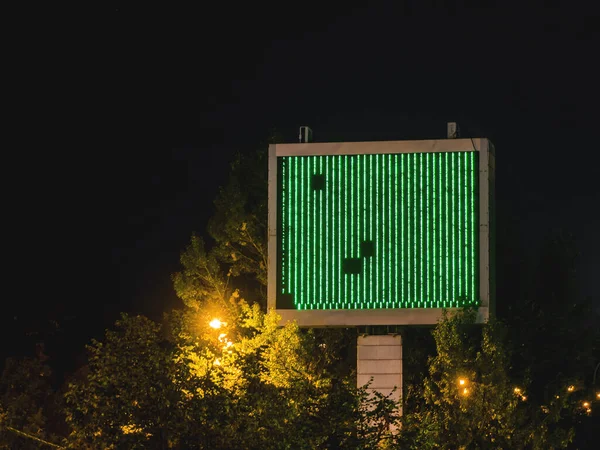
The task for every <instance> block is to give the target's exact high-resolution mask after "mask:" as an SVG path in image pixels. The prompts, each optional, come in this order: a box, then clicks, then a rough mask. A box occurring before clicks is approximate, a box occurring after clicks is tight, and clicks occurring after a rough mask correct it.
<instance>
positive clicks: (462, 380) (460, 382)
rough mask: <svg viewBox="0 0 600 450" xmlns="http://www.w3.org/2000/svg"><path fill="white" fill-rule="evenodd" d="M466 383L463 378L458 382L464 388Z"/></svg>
mask: <svg viewBox="0 0 600 450" xmlns="http://www.w3.org/2000/svg"><path fill="white" fill-rule="evenodd" d="M465 383H466V381H465V380H464V379H462V378H461V379H460V380H458V384H460V385H461V386H464V385H465Z"/></svg>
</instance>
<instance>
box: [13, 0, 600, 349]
mask: <svg viewBox="0 0 600 450" xmlns="http://www.w3.org/2000/svg"><path fill="white" fill-rule="evenodd" d="M375 3H376V4H377V5H378V6H377V7H375V6H371V7H368V8H358V7H351V6H350V3H349V2H344V3H340V5H343V6H339V5H338V6H336V7H333V6H324V2H321V4H316V3H315V4H311V3H307V2H303V3H298V4H295V5H291V4H287V3H285V2H279V3H277V4H273V5H269V6H268V7H267V6H260V5H259V4H254V3H248V2H246V4H242V5H238V4H234V3H231V4H223V5H222V6H218V7H217V6H212V7H210V8H207V7H205V6H202V7H201V8H200V7H198V8H197V9H186V10H175V9H172V8H171V7H166V6H165V7H163V8H159V9H132V7H130V6H127V5H119V4H118V2H116V4H115V6H113V7H112V8H106V9H105V10H98V11H95V12H90V13H89V14H88V15H86V17H85V20H84V19H81V20H79V21H75V23H71V22H69V21H67V22H69V23H67V24H65V26H64V27H62V26H58V25H57V26H56V27H54V26H48V25H47V28H48V32H44V33H42V32H39V33H37V34H36V37H35V38H31V37H23V39H24V40H26V47H27V48H28V49H29V50H31V51H29V52H25V53H23V54H21V53H18V52H17V56H18V58H16V61H17V63H15V65H14V67H13V69H14V72H15V79H18V80H19V84H18V85H19V88H18V89H16V90H15V92H16V93H17V94H18V95H20V96H21V97H20V100H19V101H18V106H17V107H16V109H15V115H14V116H15V117H16V118H17V122H20V127H19V130H20V129H21V128H22V129H23V131H22V132H20V133H21V138H20V140H19V141H18V142H20V144H19V145H17V146H16V147H15V149H14V150H13V151H12V153H13V154H14V155H13V156H10V157H9V158H10V161H11V162H12V164H7V166H5V172H7V176H6V177H5V178H6V179H8V180H10V186H11V189H8V190H6V191H5V192H9V193H10V194H9V196H8V198H7V200H6V201H5V208H6V211H7V212H8V214H7V216H6V217H10V220H8V221H7V222H8V229H7V230H8V232H7V233H6V234H5V236H4V237H5V239H6V241H7V247H10V248H11V249H15V251H14V256H12V257H11V259H10V261H9V265H10V266H11V270H10V271H9V272H6V273H8V274H10V276H7V277H6V278H5V290H4V297H5V299H6V301H5V304H6V305H8V309H7V313H6V314H5V315H4V320H3V323H4V324H5V326H4V327H3V329H4V332H5V335H6V336H14V335H15V334H14V333H15V331H16V332H17V333H22V332H23V331H24V330H35V329H36V327H37V329H41V328H43V327H47V326H48V325H47V322H48V320H49V319H52V320H55V321H56V322H57V323H58V329H59V330H60V333H62V334H61V336H63V338H62V339H63V341H62V342H63V344H62V345H65V346H66V347H68V345H71V346H72V347H73V348H76V347H77V348H81V347H82V346H83V343H85V342H86V341H87V340H89V338H90V337H91V336H98V335H99V333H101V332H102V330H103V329H104V328H107V327H109V326H111V325H112V323H113V322H114V319H115V318H116V317H117V314H118V312H119V311H126V312H132V313H134V312H139V313H143V314H148V315H150V316H151V317H153V318H159V317H160V315H161V313H162V312H163V311H166V310H169V309H172V308H174V307H180V306H182V304H181V302H180V301H179V300H178V299H177V298H176V296H175V294H174V292H173V289H172V285H171V281H170V275H171V274H172V273H173V272H175V271H177V270H178V269H179V261H178V258H179V253H180V251H181V250H183V249H184V247H185V246H186V244H187V242H188V241H189V238H190V235H191V234H192V232H194V231H195V232H196V233H198V234H204V228H205V226H206V222H207V220H208V218H209V217H210V216H211V214H212V212H213V200H214V197H215V195H216V193H217V191H218V187H219V185H222V184H224V183H225V181H226V178H227V176H228V171H229V170H228V167H229V166H228V165H229V162H230V161H231V159H232V157H233V155H234V154H235V153H236V152H243V153H249V154H251V152H253V151H254V150H255V149H257V148H258V147H259V146H260V145H261V143H262V142H265V140H266V139H267V137H268V136H269V133H270V130H271V129H273V128H276V129H277V130H279V131H280V132H281V133H283V135H284V136H285V138H286V140H287V141H288V142H296V141H297V134H298V127H299V126H300V125H308V126H310V127H311V128H312V129H313V131H314V137H315V141H318V142H324V141H342V140H346V141H351V140H356V141H361V140H395V139H398V140H401V139H430V138H445V135H446V122H448V121H456V122H458V124H459V127H460V129H461V135H462V136H463V137H487V138H489V139H491V140H492V142H493V143H494V144H495V146H496V162H497V173H496V175H497V184H496V189H497V216H498V230H499V233H498V242H497V245H498V263H499V265H500V267H499V274H498V276H499V279H498V282H499V289H498V292H499V295H500V294H501V293H502V292H503V291H502V289H504V290H505V291H504V292H509V286H510V285H511V283H512V280H513V277H515V276H518V277H521V278H525V279H527V277H529V276H530V275H531V272H530V271H532V270H534V269H533V267H535V261H536V255H537V252H539V247H540V245H541V243H542V242H543V241H544V239H545V238H547V237H548V236H551V235H553V234H556V233H569V234H570V235H572V237H573V241H574V242H575V243H576V245H577V249H578V251H579V254H580V255H579V259H578V265H577V276H578V279H579V280H580V284H579V289H580V292H579V293H578V295H581V296H592V297H593V298H594V299H595V302H596V305H600V299H599V295H598V291H597V289H596V287H595V281H596V279H597V275H598V274H599V273H600V262H599V261H600V260H599V257H598V255H599V254H600V244H599V242H600V239H598V230H600V213H599V212H598V210H599V206H598V205H600V188H599V183H598V181H599V178H600V168H599V165H598V164H599V161H600V157H599V156H598V155H599V153H598V152H599V151H600V149H599V147H598V127H599V124H600V117H599V116H600V115H599V114H598V105H599V104H600V95H599V94H600V88H599V83H598V80H599V79H600V73H599V70H598V67H597V66H598V64H597V59H598V57H597V51H598V48H600V38H599V33H598V31H597V29H596V28H593V25H592V24H593V23H594V22H595V20H597V19H598V17H599V16H600V11H599V10H598V8H597V7H596V9H595V10H593V9H591V8H586V9H577V8H576V7H575V6H569V7H568V8H567V7H565V6H561V4H560V3H559V2H498V4H499V5H502V6H498V7H496V6H489V7H483V6H478V7H477V8H468V7H466V6H460V7H448V6H442V5H444V4H447V2H434V3H435V4H437V5H439V6H436V7H424V6H419V7H417V8H413V7H410V6H403V5H406V4H405V3H404V2H382V3H378V2H373V4H375ZM415 3H417V4H419V5H423V4H426V3H428V2H415ZM460 3H462V2H460ZM472 3H473V4H477V5H483V4H487V3H486V2H483V3H482V2H472ZM524 3H527V4H528V6H527V7H523V6H522V4H524ZM566 4H567V3H566V2H565V5H566ZM543 5H546V6H543ZM63 22H64V19H63V20H62V21H61V23H63ZM34 28H35V27H34ZM44 30H45V28H44ZM67 30H68V31H67ZM23 36H31V35H25V34H24V35H23ZM15 86H16V85H15ZM7 158H8V157H7ZM11 254H12V253H11ZM498 302H502V298H500V297H499V298H498ZM15 318H16V319H15ZM6 336H5V337H6ZM66 347H65V348H66Z"/></svg>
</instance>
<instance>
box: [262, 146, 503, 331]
mask: <svg viewBox="0 0 600 450" xmlns="http://www.w3.org/2000/svg"><path fill="white" fill-rule="evenodd" d="M473 150H475V151H478V152H479V277H480V279H479V295H480V300H481V305H480V306H479V308H478V311H477V322H479V323H483V322H485V321H487V320H488V318H489V316H490V313H491V314H493V312H494V309H495V292H494V290H495V286H494V277H495V265H494V256H493V255H494V253H495V249H494V234H495V230H494V195H495V192H494V183H495V155H494V154H495V152H494V146H493V145H492V143H491V142H490V141H489V140H488V139H486V138H471V139H436V140H419V141H371V142H324V143H299V144H271V145H270V146H269V179H268V181H269V188H268V190H269V198H268V202H269V203H268V206H269V217H268V233H269V235H268V246H269V247H268V256H269V261H268V262H269V266H268V275H267V280H268V284H267V306H268V308H269V309H274V310H275V311H276V312H277V314H279V315H280V316H281V321H282V323H285V322H287V321H293V320H295V321H296V322H297V323H298V325H299V326H301V327H328V326H329V327H336V326H337V327H346V326H364V325H431V324H435V323H437V322H438V320H439V319H440V317H441V314H442V309H441V308H394V309H391V308H390V309H360V310H356V309H352V310H350V309H331V310H295V309H277V305H276V300H277V292H276V286H277V254H278V252H277V245H278V242H277V241H278V240H277V216H278V215H277V186H278V184H277V158H278V157H282V156H320V155H363V154H396V153H429V152H431V153H438V152H460V151H473ZM447 309H448V310H452V309H453V308H447Z"/></svg>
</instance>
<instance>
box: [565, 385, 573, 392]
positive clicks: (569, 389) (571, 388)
mask: <svg viewBox="0 0 600 450" xmlns="http://www.w3.org/2000/svg"><path fill="white" fill-rule="evenodd" d="M574 390H575V386H573V385H571V386H569V387H568V388H567V391H569V392H573V391H574Z"/></svg>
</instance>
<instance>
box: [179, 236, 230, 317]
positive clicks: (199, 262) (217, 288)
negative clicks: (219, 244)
mask: <svg viewBox="0 0 600 450" xmlns="http://www.w3.org/2000/svg"><path fill="white" fill-rule="evenodd" d="M180 262H181V265H182V266H183V271H181V272H177V273H176V274H174V275H173V277H172V278H173V285H174V288H175V292H176V293H177V295H178V296H179V298H181V300H182V301H183V303H184V305H185V306H187V307H188V308H193V309H198V308H199V306H200V304H201V303H202V302H203V301H207V300H213V301H214V300H221V301H224V300H225V299H226V298H227V282H226V281H224V280H223V276H222V274H221V267H220V265H219V263H218V261H217V259H216V257H215V254H214V252H210V253H209V252H207V251H206V248H205V244H204V240H203V239H202V238H201V237H197V236H195V235H192V237H191V239H190V243H189V245H188V246H187V248H186V249H185V251H184V252H182V253H181V257H180Z"/></svg>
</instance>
